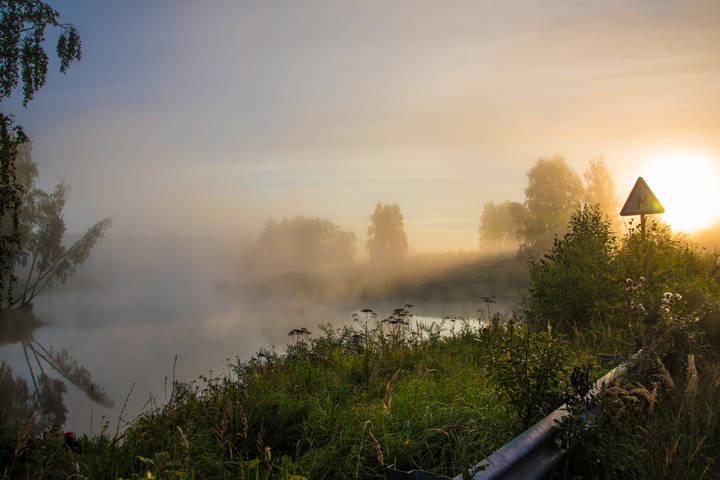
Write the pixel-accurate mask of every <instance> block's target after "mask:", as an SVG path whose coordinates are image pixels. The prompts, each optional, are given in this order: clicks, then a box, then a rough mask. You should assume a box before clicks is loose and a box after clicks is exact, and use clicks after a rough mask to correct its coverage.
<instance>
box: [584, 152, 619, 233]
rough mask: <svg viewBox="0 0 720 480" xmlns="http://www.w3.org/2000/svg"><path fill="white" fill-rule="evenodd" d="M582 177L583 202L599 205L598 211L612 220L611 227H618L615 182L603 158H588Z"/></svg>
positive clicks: (617, 203) (617, 201)
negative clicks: (583, 181) (583, 187)
mask: <svg viewBox="0 0 720 480" xmlns="http://www.w3.org/2000/svg"><path fill="white" fill-rule="evenodd" d="M583 177H584V178H585V203H587V204H588V205H593V204H597V205H599V206H600V211H601V212H603V213H604V214H605V215H607V216H608V217H609V218H610V219H611V220H613V221H612V224H613V227H618V226H619V223H620V220H619V218H618V212H619V211H620V208H619V203H620V202H619V200H618V197H617V194H616V193H615V183H614V182H613V180H612V177H611V176H610V172H608V170H607V167H605V160H604V159H603V158H602V157H601V158H596V159H593V160H590V163H589V164H588V168H587V170H585V173H583Z"/></svg>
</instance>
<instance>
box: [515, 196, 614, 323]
mask: <svg viewBox="0 0 720 480" xmlns="http://www.w3.org/2000/svg"><path fill="white" fill-rule="evenodd" d="M617 247H618V245H617V239H616V237H615V234H614V233H613V231H612V229H611V228H610V219H609V218H608V217H607V215H605V214H604V213H603V212H601V211H600V208H599V207H598V206H597V205H591V206H587V205H585V206H583V207H581V208H580V209H578V210H576V211H574V212H573V213H572V214H571V215H570V221H569V223H568V232H567V233H566V234H565V235H564V236H563V237H562V238H559V237H556V238H555V240H554V243H553V247H552V251H551V252H550V253H549V254H547V255H544V256H542V257H537V256H533V257H531V258H530V262H529V273H530V285H529V295H528V298H527V299H526V300H525V307H526V309H527V313H528V316H529V317H530V318H531V320H533V322H534V323H535V324H536V325H538V326H544V325H546V324H551V325H552V326H553V327H554V328H556V329H559V330H560V331H563V332H569V331H572V329H573V327H579V326H582V325H584V324H586V323H588V322H590V321H593V320H595V321H598V322H604V321H605V320H607V318H610V317H613V316H614V314H615V313H618V309H621V308H623V290H622V286H623V284H622V282H620V281H618V278H617V272H616V267H615V261H614V259H615V255H616V252H617Z"/></svg>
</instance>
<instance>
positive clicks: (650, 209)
mask: <svg viewBox="0 0 720 480" xmlns="http://www.w3.org/2000/svg"><path fill="white" fill-rule="evenodd" d="M656 213H665V209H664V208H663V206H662V205H660V201H659V200H658V199H657V197H656V196H655V194H654V193H653V192H652V190H650V187H648V184H647V183H645V180H643V178H642V177H638V179H637V182H635V186H634V187H633V189H632V191H631V192H630V195H628V199H627V200H626V201H625V205H624V206H623V208H622V210H620V215H621V216H623V217H627V216H630V215H651V214H656Z"/></svg>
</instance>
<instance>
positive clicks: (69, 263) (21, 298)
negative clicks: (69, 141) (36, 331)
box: [0, 143, 111, 308]
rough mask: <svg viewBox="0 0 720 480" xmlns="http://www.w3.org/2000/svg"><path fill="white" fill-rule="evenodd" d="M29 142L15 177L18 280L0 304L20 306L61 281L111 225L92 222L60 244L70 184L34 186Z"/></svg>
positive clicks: (20, 152) (22, 152) (102, 222)
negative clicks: (70, 240)
mask: <svg viewBox="0 0 720 480" xmlns="http://www.w3.org/2000/svg"><path fill="white" fill-rule="evenodd" d="M30 152H31V145H30V144H29V143H28V144H24V145H22V147H21V148H20V150H19V154H18V157H17V173H18V174H17V178H18V180H19V181H20V183H21V185H22V187H23V191H24V192H25V193H24V194H23V196H22V209H21V214H20V222H19V234H20V235H19V238H20V246H19V248H18V250H17V254H16V256H15V260H16V263H15V265H14V276H15V277H16V278H18V279H19V280H20V282H19V285H18V287H19V288H16V289H15V292H14V294H13V295H12V296H11V297H10V302H9V303H5V302H3V301H2V299H0V307H3V308H8V307H23V306H28V305H30V304H31V302H32V300H33V299H34V298H35V297H36V296H37V295H38V294H39V293H40V292H41V291H42V290H43V289H44V288H45V287H46V286H47V285H49V284H50V282H52V281H53V280H55V281H58V282H60V283H64V282H66V281H67V280H68V278H70V276H71V275H72V274H73V273H74V272H75V269H76V268H77V267H78V266H79V265H81V264H82V263H83V262H85V260H87V258H88V256H89V255H90V251H91V250H92V249H93V247H94V246H95V245H96V244H97V243H98V242H99V241H100V240H101V239H102V237H103V235H104V233H105V231H106V230H107V229H108V228H109V227H110V223H111V219H110V218H105V219H103V220H100V221H99V222H97V223H95V225H93V226H92V227H90V228H89V229H88V231H87V232H85V234H84V235H83V236H82V237H80V239H79V240H77V241H76V242H74V243H73V244H72V245H70V246H69V247H66V246H65V245H64V244H63V238H64V235H65V221H64V220H63V216H62V212H63V208H64V207H65V201H66V200H67V196H68V194H69V193H70V187H69V186H68V185H65V184H64V183H60V184H58V185H56V186H55V190H54V191H53V192H52V193H47V192H44V191H42V190H39V189H37V188H34V186H35V178H36V177H37V167H36V166H35V163H34V162H33V161H32V159H31V157H30Z"/></svg>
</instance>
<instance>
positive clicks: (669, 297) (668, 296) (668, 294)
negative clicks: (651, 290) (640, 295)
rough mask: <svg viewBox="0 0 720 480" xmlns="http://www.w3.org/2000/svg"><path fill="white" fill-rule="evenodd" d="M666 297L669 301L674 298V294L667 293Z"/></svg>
mask: <svg viewBox="0 0 720 480" xmlns="http://www.w3.org/2000/svg"><path fill="white" fill-rule="evenodd" d="M664 296H665V298H667V299H668V300H669V299H671V298H672V296H673V293H672V292H665V294H664Z"/></svg>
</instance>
